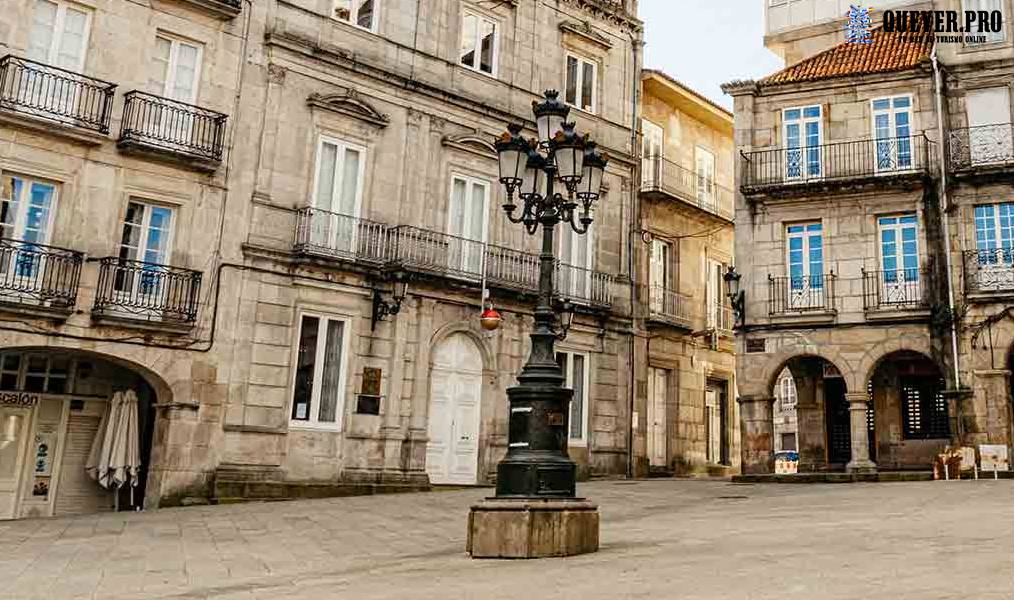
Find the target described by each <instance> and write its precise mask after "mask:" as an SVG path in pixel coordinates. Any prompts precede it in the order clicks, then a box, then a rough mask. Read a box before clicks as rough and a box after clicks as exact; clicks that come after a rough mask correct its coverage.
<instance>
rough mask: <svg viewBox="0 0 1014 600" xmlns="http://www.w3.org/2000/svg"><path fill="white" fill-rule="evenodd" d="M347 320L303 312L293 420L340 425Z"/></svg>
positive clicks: (322, 425) (306, 423) (318, 424)
mask: <svg viewBox="0 0 1014 600" xmlns="http://www.w3.org/2000/svg"><path fill="white" fill-rule="evenodd" d="M346 328H347V321H345V320H344V319H336V318H332V317H325V316H319V315H309V314H304V315H302V317H301V319H300V322H299V347H298V349H297V351H296V376H295V383H294V384H293V394H292V414H291V418H292V421H294V422H297V423H300V424H304V425H307V426H320V427H324V428H340V427H341V417H342V410H343V398H344V395H345V394H344V390H345V354H346V348H347V340H346Z"/></svg>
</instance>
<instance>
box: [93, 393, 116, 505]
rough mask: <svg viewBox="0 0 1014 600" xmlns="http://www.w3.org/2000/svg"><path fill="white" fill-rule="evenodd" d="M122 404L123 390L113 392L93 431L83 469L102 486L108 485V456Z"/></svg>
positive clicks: (111, 448)
mask: <svg viewBox="0 0 1014 600" xmlns="http://www.w3.org/2000/svg"><path fill="white" fill-rule="evenodd" d="M122 404H123V392H116V393H115V394H113V398H112V400H110V401H109V408H108V409H106V413H105V414H104V415H103V416H102V423H101V424H100V425H99V430H98V431H97V432H96V433H95V439H94V440H93V441H92V448H91V451H90V452H89V453H88V462H87V463H86V464H85V470H86V471H87V472H88V475H89V476H90V477H91V478H92V479H94V480H95V481H97V482H98V484H99V485H101V486H102V487H104V488H108V487H109V482H110V475H111V473H110V471H109V457H110V456H112V453H113V441H114V437H115V435H116V424H117V423H118V422H119V420H120V419H119V413H120V406H121V405H122Z"/></svg>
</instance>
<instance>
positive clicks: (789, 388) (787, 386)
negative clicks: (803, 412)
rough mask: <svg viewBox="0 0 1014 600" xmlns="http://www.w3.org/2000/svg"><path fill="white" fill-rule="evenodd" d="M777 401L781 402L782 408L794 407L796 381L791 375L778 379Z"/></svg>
mask: <svg viewBox="0 0 1014 600" xmlns="http://www.w3.org/2000/svg"><path fill="white" fill-rule="evenodd" d="M778 401H779V402H781V407H782V410H788V409H791V408H795V407H796V382H795V381H793V379H792V377H791V376H783V377H782V378H781V380H779V394H778Z"/></svg>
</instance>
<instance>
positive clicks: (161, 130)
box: [120, 90, 227, 162]
mask: <svg viewBox="0 0 1014 600" xmlns="http://www.w3.org/2000/svg"><path fill="white" fill-rule="evenodd" d="M226 119H227V117H226V115H223V114H222V113H218V112H215V111H213V110H208V109H206V108H201V107H200V106H194V105H192V104H186V103H184V102H177V101H176V100H170V99H169V98H162V97H160V96H155V95H152V94H146V93H144V92H139V91H136V90H135V91H132V92H127V93H126V94H124V96H123V123H122V125H121V127H120V144H123V145H134V144H136V145H139V146H143V147H147V148H152V149H156V150H161V151H165V152H170V153H172V154H178V155H182V156H186V157H191V158H196V159H201V160H207V161H212V162H219V161H221V160H222V148H223V146H224V140H225V122H226Z"/></svg>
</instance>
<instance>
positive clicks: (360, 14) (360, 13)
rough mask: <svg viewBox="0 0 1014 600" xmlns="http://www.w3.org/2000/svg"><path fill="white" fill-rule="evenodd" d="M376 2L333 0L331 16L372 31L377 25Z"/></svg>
mask: <svg viewBox="0 0 1014 600" xmlns="http://www.w3.org/2000/svg"><path fill="white" fill-rule="evenodd" d="M376 4H377V2H376V1H375V0H334V4H333V5H332V6H333V7H332V9H331V16H332V17H333V18H335V19H338V20H339V21H345V22H346V23H352V24H353V25H355V26H356V27H362V28H363V29H369V30H370V31H373V30H374V29H375V28H376V25H377V7H376Z"/></svg>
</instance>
